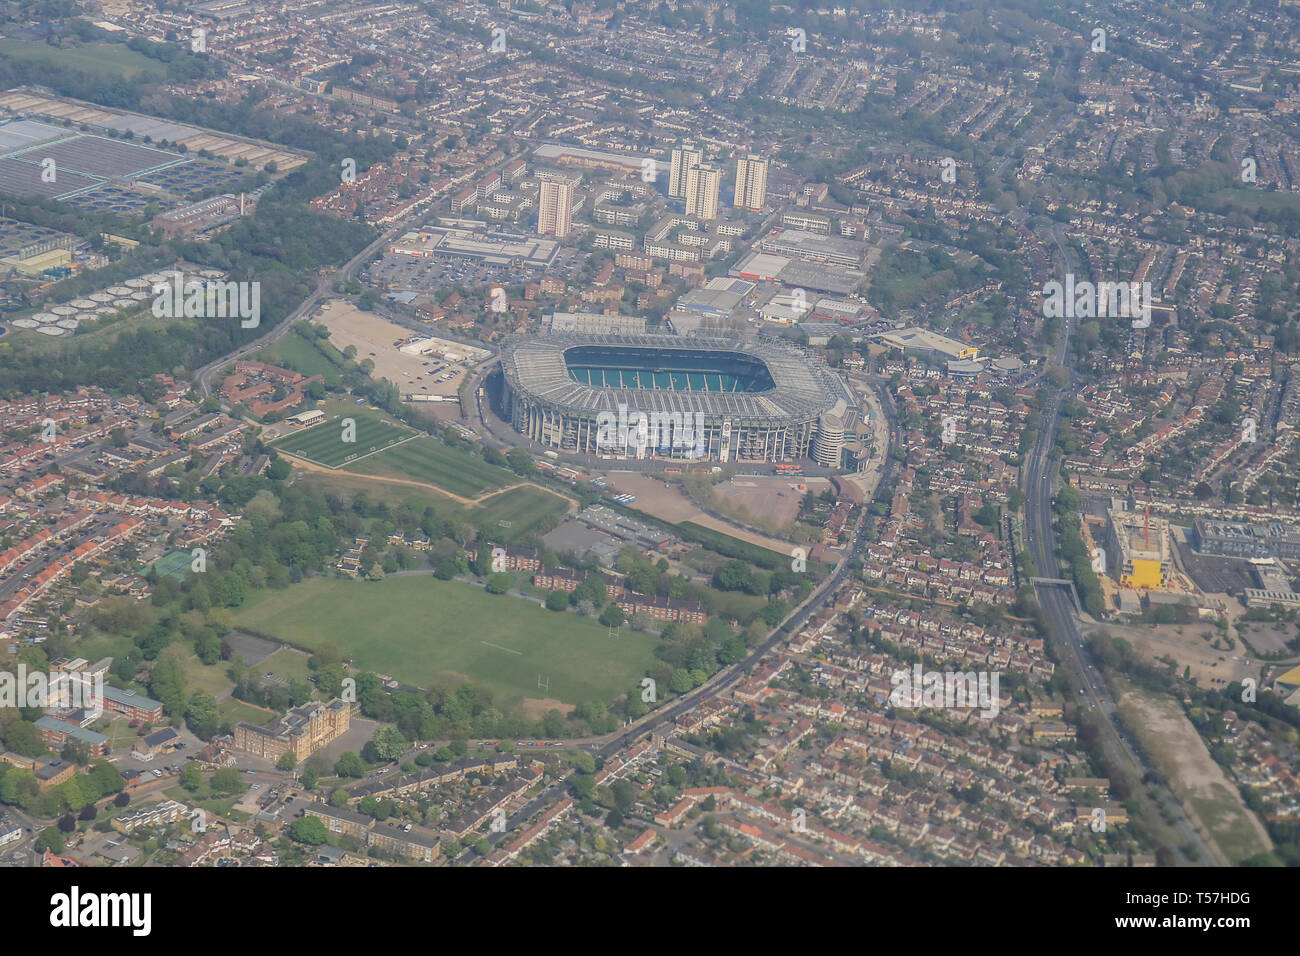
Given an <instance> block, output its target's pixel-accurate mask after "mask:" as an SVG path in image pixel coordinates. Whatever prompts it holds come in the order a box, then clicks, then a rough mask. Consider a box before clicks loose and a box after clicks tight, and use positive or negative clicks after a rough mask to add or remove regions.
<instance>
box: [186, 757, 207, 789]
mask: <svg viewBox="0 0 1300 956" xmlns="http://www.w3.org/2000/svg"><path fill="white" fill-rule="evenodd" d="M181 786H182V787H184V788H185V789H186V790H189V791H190V792H191V793H193V792H194V791H195V790H198V789H199V787H201V786H203V770H202V768H200V767H199V765H198V764H197V763H194V762H192V761H191V762H190V763H187V764H186V765H185V769H184V770H182V771H181Z"/></svg>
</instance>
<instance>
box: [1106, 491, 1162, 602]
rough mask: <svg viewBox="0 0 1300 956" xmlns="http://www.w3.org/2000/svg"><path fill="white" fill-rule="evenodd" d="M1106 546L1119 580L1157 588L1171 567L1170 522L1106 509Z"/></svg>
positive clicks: (1148, 587)
mask: <svg viewBox="0 0 1300 956" xmlns="http://www.w3.org/2000/svg"><path fill="white" fill-rule="evenodd" d="M1106 549H1107V551H1108V552H1109V555H1108V556H1109V557H1113V558H1114V561H1113V563H1112V564H1111V567H1112V569H1113V571H1114V574H1115V577H1116V579H1117V580H1118V581H1119V583H1120V584H1122V585H1124V586H1125V587H1130V588H1147V589H1148V590H1160V589H1162V588H1164V586H1165V582H1166V581H1167V580H1168V578H1169V572H1170V570H1171V568H1172V565H1171V563H1170V546H1169V522H1168V521H1166V520H1165V519H1164V518H1159V517H1151V516H1149V515H1142V514H1135V513H1134V512H1131V511H1116V510H1114V509H1107V511H1106Z"/></svg>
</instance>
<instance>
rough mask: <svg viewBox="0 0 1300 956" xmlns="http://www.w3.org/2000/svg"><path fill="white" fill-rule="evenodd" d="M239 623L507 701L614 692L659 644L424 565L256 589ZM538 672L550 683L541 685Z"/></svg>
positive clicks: (424, 683)
mask: <svg viewBox="0 0 1300 956" xmlns="http://www.w3.org/2000/svg"><path fill="white" fill-rule="evenodd" d="M236 626H237V627H242V628H247V629H249V630H253V631H257V632H259V633H262V634H267V635H272V636H274V637H276V638H279V639H281V640H285V641H289V642H292V643H294V644H298V645H300V646H302V647H307V648H311V647H315V646H318V645H319V644H321V643H322V642H325V641H331V642H333V643H334V644H335V645H336V646H337V647H338V648H339V650H340V651H342V653H343V656H344V657H351V658H352V659H353V661H354V663H355V665H356V666H357V667H359V668H361V669H363V670H373V671H377V672H379V673H384V674H389V675H391V676H393V677H395V678H397V679H398V680H400V681H404V682H406V683H410V684H414V685H416V686H419V687H428V686H429V685H431V684H433V683H435V682H437V681H440V680H450V681H457V680H463V679H468V680H471V681H473V682H474V683H476V684H480V685H482V686H483V687H485V688H487V689H488V690H489V691H491V692H492V695H493V698H494V703H495V704H496V706H498V707H502V708H507V709H517V708H519V707H520V706H521V705H522V704H523V703H524V701H525V700H526V699H528V698H533V699H537V698H554V699H556V700H559V701H562V702H564V703H569V704H576V703H578V702H580V701H584V700H599V701H602V702H605V701H610V700H613V699H614V698H615V697H616V696H618V695H619V694H620V693H623V692H624V691H628V690H630V689H632V688H633V687H634V686H635V685H636V683H637V682H638V681H639V680H640V679H641V677H642V675H643V674H644V673H645V669H646V668H647V667H649V666H650V665H651V664H652V663H653V662H654V657H653V655H652V653H651V652H652V650H653V648H654V646H655V644H656V639H655V638H653V637H651V636H649V635H646V634H640V633H636V634H633V633H631V632H630V630H629V629H628V628H622V629H620V631H619V636H618V637H616V638H611V637H610V636H609V631H608V629H607V628H605V627H602V626H601V625H600V624H598V623H596V622H595V621H592V620H591V619H589V618H582V617H578V616H577V615H576V614H571V613H564V614H557V613H555V612H553V611H547V610H544V609H543V608H542V607H541V606H540V605H538V604H534V603H532V602H531V601H525V600H523V599H520V598H516V597H511V596H509V595H501V596H496V597H494V596H492V595H489V594H487V593H486V592H484V591H483V590H482V589H481V588H478V587H475V586H474V585H471V584H465V583H462V582H459V581H439V580H437V579H436V578H434V577H432V576H431V575H425V574H421V575H411V576H407V577H390V578H386V579H385V580H383V581H344V580H339V579H331V578H309V579H308V580H306V581H303V582H302V583H300V584H295V585H293V586H292V587H289V588H286V589H285V590H283V591H270V590H268V591H261V592H259V593H258V594H257V595H256V596H255V597H254V599H253V600H252V601H250V602H249V603H248V604H247V605H246V606H245V607H243V608H240V609H239V611H238V612H237V614H236ZM539 675H540V676H541V678H542V682H543V684H545V683H546V681H547V680H548V679H549V684H550V686H549V689H545V688H544V687H543V688H539V687H538V676H539Z"/></svg>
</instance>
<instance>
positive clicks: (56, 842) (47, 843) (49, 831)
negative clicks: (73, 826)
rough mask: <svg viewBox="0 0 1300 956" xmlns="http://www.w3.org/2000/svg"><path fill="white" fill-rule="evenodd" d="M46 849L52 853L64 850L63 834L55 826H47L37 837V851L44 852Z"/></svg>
mask: <svg viewBox="0 0 1300 956" xmlns="http://www.w3.org/2000/svg"><path fill="white" fill-rule="evenodd" d="M46 850H49V851H50V852H51V853H62V852H63V834H62V833H60V832H59V831H58V830H57V829H56V828H55V827H46V828H45V829H44V830H42V831H41V833H40V836H38V837H37V838H36V852H37V853H44V852H45V851H46Z"/></svg>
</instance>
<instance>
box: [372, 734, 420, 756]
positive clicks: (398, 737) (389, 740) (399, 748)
mask: <svg viewBox="0 0 1300 956" xmlns="http://www.w3.org/2000/svg"><path fill="white" fill-rule="evenodd" d="M370 742H371V743H372V744H374V747H375V756H376V757H378V758H379V759H380V760H385V761H391V760H398V759H400V758H401V756H402V754H404V753H406V748H407V747H408V746H410V745H409V744H408V743H407V740H406V738H405V737H403V736H402V732H401V731H400V730H398V729H397V728H396V727H380V728H379V729H378V730H376V731H375V735H374V736H373V737H371V738H370Z"/></svg>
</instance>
